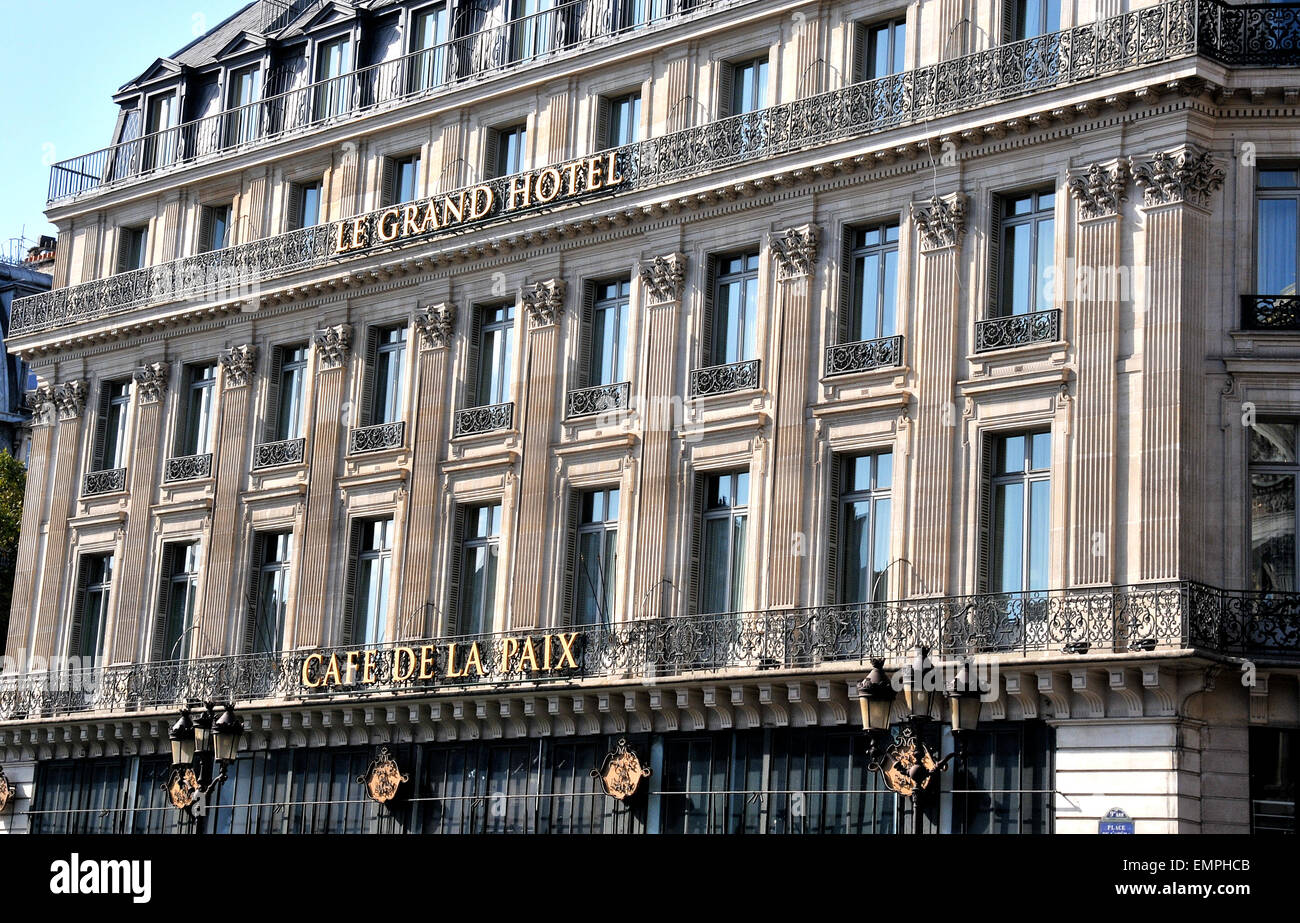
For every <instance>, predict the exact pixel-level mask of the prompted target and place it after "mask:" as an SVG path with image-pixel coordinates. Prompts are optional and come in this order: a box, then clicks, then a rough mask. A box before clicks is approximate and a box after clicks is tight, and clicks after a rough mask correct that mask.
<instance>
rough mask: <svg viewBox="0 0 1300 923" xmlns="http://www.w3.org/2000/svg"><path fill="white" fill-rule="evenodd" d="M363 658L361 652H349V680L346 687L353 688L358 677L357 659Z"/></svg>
mask: <svg viewBox="0 0 1300 923" xmlns="http://www.w3.org/2000/svg"><path fill="white" fill-rule="evenodd" d="M360 656H361V652H360V651H348V678H347V682H345V683H344V685H345V686H351V685H352V683H353V681H354V680H355V679H356V676H357V658H358V657H360Z"/></svg>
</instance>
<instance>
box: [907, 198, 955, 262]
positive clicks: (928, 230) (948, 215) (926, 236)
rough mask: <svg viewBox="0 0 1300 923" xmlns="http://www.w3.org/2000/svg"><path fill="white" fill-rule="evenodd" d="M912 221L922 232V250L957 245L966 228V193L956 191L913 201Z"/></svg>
mask: <svg viewBox="0 0 1300 923" xmlns="http://www.w3.org/2000/svg"><path fill="white" fill-rule="evenodd" d="M912 223H913V224H915V225H916V229H917V231H918V232H920V234H921V249H922V250H942V249H943V248H944V247H955V246H957V244H958V243H959V242H960V241H961V235H962V234H963V233H964V232H965V230H966V195H965V194H964V193H961V192H954V193H952V194H951V195H946V196H942V197H941V196H931V198H930V201H928V202H925V203H919V204H918V203H916V202H913V203H912Z"/></svg>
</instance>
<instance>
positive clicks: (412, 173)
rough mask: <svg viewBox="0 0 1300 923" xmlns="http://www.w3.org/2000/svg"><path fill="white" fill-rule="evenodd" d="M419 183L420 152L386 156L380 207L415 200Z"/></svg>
mask: <svg viewBox="0 0 1300 923" xmlns="http://www.w3.org/2000/svg"><path fill="white" fill-rule="evenodd" d="M419 183H420V155H419V154H411V155H409V156H407V157H387V158H385V159H384V176H383V189H382V190H381V199H382V201H381V202H380V207H381V208H389V207H391V206H393V205H397V204H399V203H401V202H410V201H412V200H414V199H415V197H416V195H417V194H418V193H419Z"/></svg>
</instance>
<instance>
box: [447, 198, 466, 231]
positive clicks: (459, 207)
mask: <svg viewBox="0 0 1300 923" xmlns="http://www.w3.org/2000/svg"><path fill="white" fill-rule="evenodd" d="M452 215H455V216H456V217H455V218H454V219H453V218H452ZM453 220H455V221H457V222H460V221H464V220H465V193H464V192H463V191H462V192H461V193H460V194H459V195H458V196H457V197H456V201H455V202H454V203H453V202H452V199H451V196H449V195H448V196H443V197H442V223H443V224H451V223H452V221H453Z"/></svg>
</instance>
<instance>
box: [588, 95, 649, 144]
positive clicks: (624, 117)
mask: <svg viewBox="0 0 1300 923" xmlns="http://www.w3.org/2000/svg"><path fill="white" fill-rule="evenodd" d="M639 140H641V94H640V93H628V94H627V95H626V96H617V97H614V98H612V99H602V100H601V101H600V108H599V112H598V118H597V127H596V148H597V150H600V149H604V148H611V147H622V146H623V145H624V144H631V143H632V142H634V141H639Z"/></svg>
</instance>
